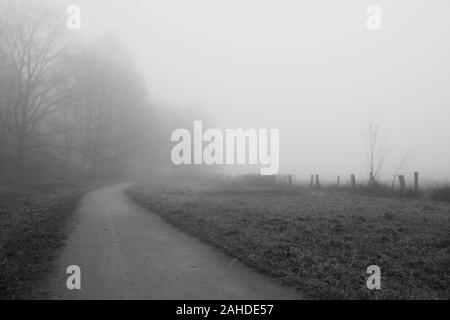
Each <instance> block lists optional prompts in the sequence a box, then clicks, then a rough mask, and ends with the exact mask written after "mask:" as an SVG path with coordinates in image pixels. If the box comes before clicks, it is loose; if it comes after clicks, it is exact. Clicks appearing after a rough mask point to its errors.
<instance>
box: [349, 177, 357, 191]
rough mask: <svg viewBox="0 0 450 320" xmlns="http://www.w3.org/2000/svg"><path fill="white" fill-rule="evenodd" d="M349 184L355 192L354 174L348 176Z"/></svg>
mask: <svg viewBox="0 0 450 320" xmlns="http://www.w3.org/2000/svg"><path fill="white" fill-rule="evenodd" d="M350 182H351V184H352V189H353V191H356V178H355V175H354V174H352V175H350Z"/></svg>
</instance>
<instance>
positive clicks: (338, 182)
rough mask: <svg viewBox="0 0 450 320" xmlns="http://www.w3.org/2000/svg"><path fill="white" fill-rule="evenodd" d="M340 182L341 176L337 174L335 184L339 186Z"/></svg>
mask: <svg viewBox="0 0 450 320" xmlns="http://www.w3.org/2000/svg"><path fill="white" fill-rule="evenodd" d="M340 184H341V176H337V186H338V187H339V185H340Z"/></svg>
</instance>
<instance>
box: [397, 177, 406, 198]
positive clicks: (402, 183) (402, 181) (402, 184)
mask: <svg viewBox="0 0 450 320" xmlns="http://www.w3.org/2000/svg"><path fill="white" fill-rule="evenodd" d="M398 181H399V182H400V192H401V193H404V192H405V190H406V182H405V176H404V175H402V174H401V175H399V176H398Z"/></svg>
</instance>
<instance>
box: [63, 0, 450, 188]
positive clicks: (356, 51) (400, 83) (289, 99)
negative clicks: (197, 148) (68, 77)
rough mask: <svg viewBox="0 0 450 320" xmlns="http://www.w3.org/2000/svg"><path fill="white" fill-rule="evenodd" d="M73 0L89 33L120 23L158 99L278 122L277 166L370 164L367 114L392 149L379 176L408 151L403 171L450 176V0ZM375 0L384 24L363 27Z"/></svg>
mask: <svg viewBox="0 0 450 320" xmlns="http://www.w3.org/2000/svg"><path fill="white" fill-rule="evenodd" d="M70 3H71V4H78V5H80V6H81V9H82V33H83V34H85V35H87V36H88V37H95V36H98V35H101V34H102V33H104V32H108V31H113V32H114V33H115V34H116V35H117V37H118V38H119V39H120V41H121V42H122V43H123V44H124V45H125V46H126V47H127V49H128V50H129V51H130V53H131V54H132V55H133V56H134V57H135V59H136V65H137V66H138V67H139V70H140V72H141V73H142V75H143V76H144V77H145V79H146V82H147V85H148V88H149V91H150V95H151V98H152V100H153V101H156V102H158V103H161V104H164V105H169V106H173V108H178V109H179V108H186V110H190V109H192V108H193V109H197V110H198V109H200V110H202V112H204V113H205V119H212V120H211V123H210V125H211V126H214V127H218V128H222V129H225V128H244V129H245V128H268V129H270V128H279V129H280V148H281V149H280V171H281V173H291V172H292V173H296V174H298V175H299V176H300V177H302V176H305V177H306V176H307V175H309V174H311V173H320V174H322V175H323V176H324V177H325V178H326V177H328V176H329V177H330V178H331V177H334V176H335V175H337V174H341V175H347V174H350V173H357V174H359V173H364V172H366V171H367V166H366V154H365V144H364V138H363V132H364V131H365V130H366V128H367V126H368V121H369V119H371V118H372V119H375V120H378V121H379V122H380V124H381V125H382V127H383V132H384V134H385V136H386V143H387V148H388V150H389V158H388V160H387V165H388V167H387V168H386V170H385V173H384V175H383V178H386V179H389V178H390V177H391V174H392V171H393V168H394V167H397V166H398V165H399V163H400V161H401V158H402V157H403V156H404V154H405V153H407V152H409V153H410V157H409V159H408V162H407V163H406V165H405V167H404V170H403V173H405V174H407V177H408V175H409V176H410V175H411V174H412V172H413V171H415V170H417V171H419V172H420V173H421V175H422V176H424V177H427V178H430V179H437V180H443V181H446V179H448V178H449V177H450V148H449V145H450V143H449V142H450V125H449V124H450V2H448V0H433V1H425V0H408V1H407V0H403V1H400V0H396V1H381V0H372V1H363V0H351V1H349V0H344V1H334V0H319V1H318V0H314V1H313V0H309V1H298V0H293V1H284V0H282V1H280V0H276V1H275V0H264V1H262V0H253V1H250V0H226V1H219V0H214V1H212V0H189V1H185V0H159V1H156V0H153V1H152V0H150V1H149V0H131V1H124V0H113V1H112V0H74V1H71V2H70ZM372 4H376V5H378V6H380V7H381V9H382V30H380V31H370V30H368V29H367V28H366V19H367V14H366V9H367V7H368V6H369V5H372ZM198 120H203V119H198ZM191 125H192V124H191ZM205 125H207V126H208V122H206V123H205ZM174 129H175V128H174ZM189 129H190V130H192V128H189ZM169 139H170V137H169V136H168V137H167V140H168V141H169ZM447 181H448V180H447Z"/></svg>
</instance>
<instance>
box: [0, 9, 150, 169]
mask: <svg viewBox="0 0 450 320" xmlns="http://www.w3.org/2000/svg"><path fill="white" fill-rule="evenodd" d="M33 2H34V1H33ZM33 2H31V1H30V2H22V1H21V2H13V1H11V2H6V1H0V10H1V13H2V14H1V15H0V176H1V175H7V174H8V173H12V172H14V173H15V174H26V173H43V172H61V173H66V174H68V173H80V172H83V173H85V174H88V175H90V176H96V175H98V174H99V173H103V174H105V173H108V174H111V173H113V174H116V173H120V172H121V171H122V170H123V169H124V168H125V167H126V165H127V163H129V161H131V160H132V159H133V157H136V156H138V155H139V153H140V151H141V150H142V148H143V147H144V146H143V145H144V143H145V144H146V146H145V148H151V145H148V144H149V143H151V141H152V136H154V135H155V134H156V133H155V132H154V131H155V130H156V129H155V121H154V119H153V117H152V111H151V110H152V109H151V107H150V102H149V97H148V93H147V89H146V88H145V84H144V81H143V80H142V79H141V77H140V76H139V73H138V72H137V70H136V68H135V67H134V66H133V64H132V59H131V57H130V56H129V54H128V53H127V52H126V50H124V48H123V47H121V45H120V44H119V43H118V41H117V40H116V39H115V38H114V37H113V36H108V35H106V36H103V37H102V38H100V39H97V40H96V41H95V42H92V43H89V44H86V43H85V42H83V41H81V40H79V39H76V38H75V37H74V36H73V34H72V33H71V32H69V31H68V30H67V28H66V27H65V16H64V15H61V12H62V13H64V11H58V10H56V11H55V10H54V9H52V8H51V7H46V6H43V5H42V3H40V4H36V3H35V2H34V3H33Z"/></svg>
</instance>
